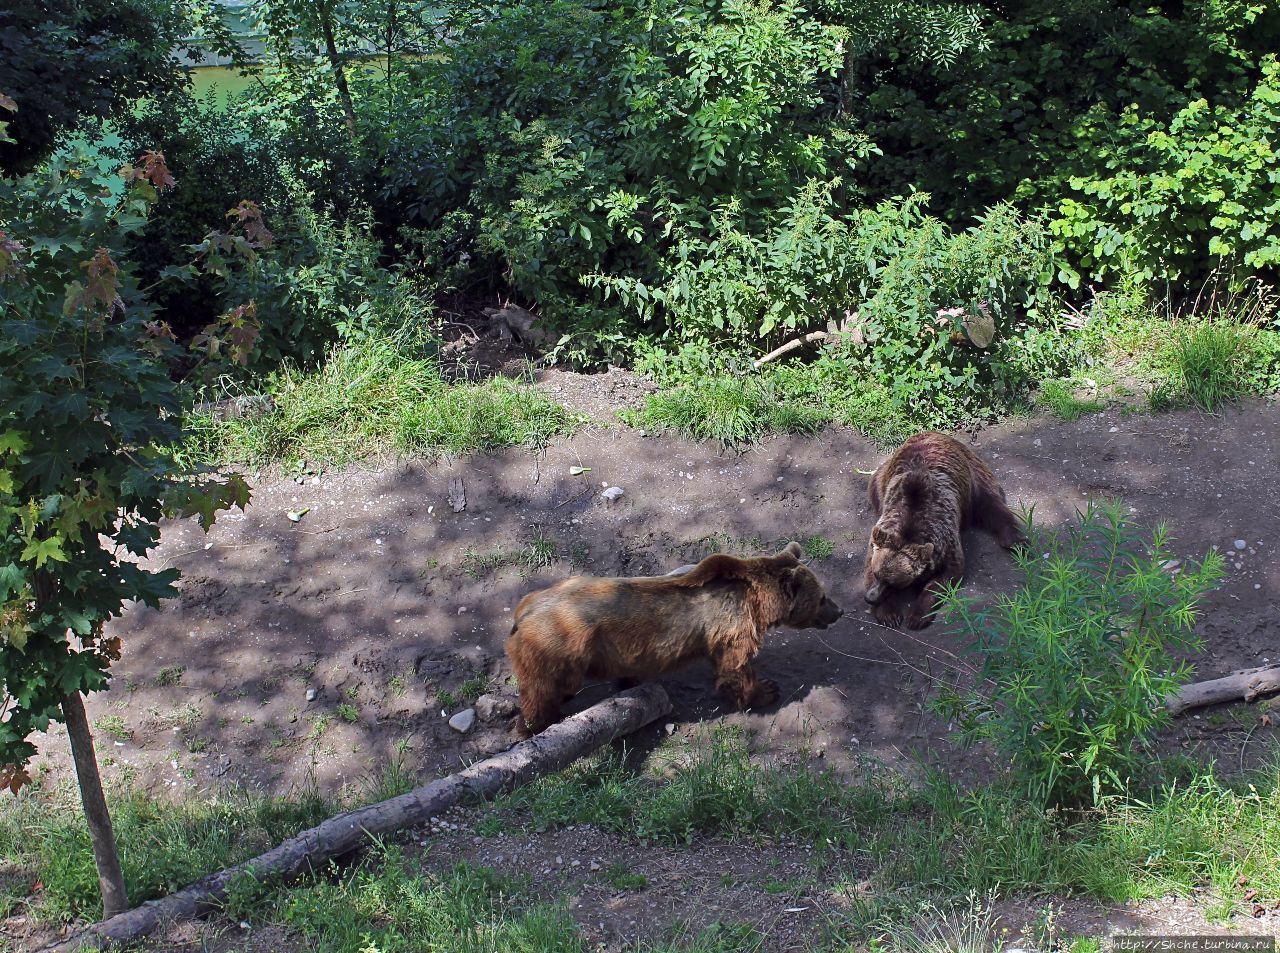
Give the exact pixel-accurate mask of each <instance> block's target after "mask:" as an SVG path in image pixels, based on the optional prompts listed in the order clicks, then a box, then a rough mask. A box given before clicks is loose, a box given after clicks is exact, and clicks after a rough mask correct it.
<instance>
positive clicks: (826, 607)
mask: <svg viewBox="0 0 1280 953" xmlns="http://www.w3.org/2000/svg"><path fill="white" fill-rule="evenodd" d="M842 615H844V610H843V609H841V608H840V607H839V606H838V605H836V604H835V602H833V601H832V600H831V599H828V598H825V597H824V598H823V600H822V605H821V606H819V607H818V617H817V619H816V620H815V628H819V629H825V628H826V627H827V626H829V625H833V624H835V622H836V620H837V619H839V618H840V617H841V616H842Z"/></svg>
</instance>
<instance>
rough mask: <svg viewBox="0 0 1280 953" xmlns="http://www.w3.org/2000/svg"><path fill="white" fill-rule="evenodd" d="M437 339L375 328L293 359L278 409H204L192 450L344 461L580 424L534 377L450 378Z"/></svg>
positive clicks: (526, 440)
mask: <svg viewBox="0 0 1280 953" xmlns="http://www.w3.org/2000/svg"><path fill="white" fill-rule="evenodd" d="M435 350H436V347H435V342H434V341H433V340H431V339H425V340H424V339H421V337H420V336H412V335H408V334H407V333H406V334H400V335H397V336H389V335H386V334H382V333H377V332H374V333H371V334H370V335H369V336H368V337H365V338H363V339H358V340H355V341H352V342H351V343H349V344H346V345H343V346H339V347H336V348H335V349H334V350H333V351H332V352H331V353H330V355H329V359H328V361H326V362H325V363H324V365H323V366H321V367H320V368H318V369H316V370H314V371H308V370H303V369H300V368H297V367H293V366H290V365H285V366H284V367H282V368H281V370H280V371H278V372H277V373H276V374H274V375H272V377H271V378H270V379H269V380H268V382H267V389H268V390H269V391H270V393H271V396H272V397H273V399H274V401H275V411H274V412H272V413H270V414H268V415H266V416H263V417H257V418H253V419H245V418H239V419H229V420H217V419H214V418H212V417H195V418H193V419H192V421H191V427H192V436H191V439H190V441H189V442H188V443H187V445H186V446H185V447H184V449H183V452H184V455H186V456H189V457H191V458H193V459H198V460H219V461H226V462H238V463H252V464H255V465H261V464H265V463H270V462H273V461H288V460H295V459H299V458H301V459H307V460H319V461H323V462H326V463H342V462H348V461H351V460H357V459H361V458H363V457H367V456H369V455H370V454H376V453H379V452H390V451H400V452H405V453H466V452H470V451H474V450H487V449H495V448H500V447H507V446H530V447H533V446H541V445H543V444H545V443H546V442H547V440H549V439H550V438H551V437H552V436H554V435H556V434H558V433H569V432H572V430H573V429H574V428H575V426H576V422H575V420H574V418H572V417H571V416H570V415H569V414H568V413H567V412H566V411H565V410H564V408H563V407H561V406H560V405H559V404H556V403H555V402H553V401H551V400H550V399H549V398H547V397H545V396H544V395H543V394H542V393H540V392H539V391H537V390H536V389H534V388H533V387H531V386H529V385H528V384H526V383H522V382H518V381H513V380H509V379H507V378H493V379H490V380H486V381H482V382H478V383H465V382H464V383H456V384H450V383H448V382H446V381H445V380H444V378H442V377H441V375H440V370H439V367H438V365H437V364H436V361H435V360H434V353H435Z"/></svg>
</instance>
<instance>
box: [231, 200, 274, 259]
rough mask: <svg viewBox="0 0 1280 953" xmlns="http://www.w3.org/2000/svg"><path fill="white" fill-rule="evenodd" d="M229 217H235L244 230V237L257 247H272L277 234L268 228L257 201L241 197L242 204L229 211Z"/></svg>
mask: <svg viewBox="0 0 1280 953" xmlns="http://www.w3.org/2000/svg"><path fill="white" fill-rule="evenodd" d="M227 218H231V219H235V221H236V224H237V225H239V226H240V228H241V229H243V231H244V237H245V238H247V239H249V241H250V242H252V243H253V246H254V247H255V248H270V247H271V243H272V242H273V241H275V236H274V235H272V234H271V232H270V231H269V230H268V229H267V225H266V223H265V222H264V221H263V220H262V209H261V208H259V207H258V203H257V202H251V201H249V200H248V199H241V200H240V204H239V205H237V206H236V207H235V208H233V209H231V211H229V212H227Z"/></svg>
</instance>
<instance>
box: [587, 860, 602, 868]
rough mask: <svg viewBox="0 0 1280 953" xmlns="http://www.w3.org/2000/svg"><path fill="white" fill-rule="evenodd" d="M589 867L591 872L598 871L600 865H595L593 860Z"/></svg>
mask: <svg viewBox="0 0 1280 953" xmlns="http://www.w3.org/2000/svg"><path fill="white" fill-rule="evenodd" d="M589 866H590V868H591V869H592V870H599V869H600V865H599V864H597V863H596V862H595V861H594V860H593V861H592V862H591V864H590V865H589Z"/></svg>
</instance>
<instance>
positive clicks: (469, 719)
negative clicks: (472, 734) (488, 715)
mask: <svg viewBox="0 0 1280 953" xmlns="http://www.w3.org/2000/svg"><path fill="white" fill-rule="evenodd" d="M475 723H476V710H475V709H474V708H464V709H463V710H462V711H460V712H458V713H457V714H456V715H454V716H453V717H452V718H450V719H449V727H450V728H452V729H453V730H454V731H456V732H458V733H459V734H462V735H465V734H466V733H467V732H468V731H470V730H471V726H472V725H474V724H475Z"/></svg>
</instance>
